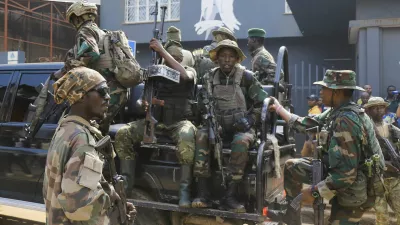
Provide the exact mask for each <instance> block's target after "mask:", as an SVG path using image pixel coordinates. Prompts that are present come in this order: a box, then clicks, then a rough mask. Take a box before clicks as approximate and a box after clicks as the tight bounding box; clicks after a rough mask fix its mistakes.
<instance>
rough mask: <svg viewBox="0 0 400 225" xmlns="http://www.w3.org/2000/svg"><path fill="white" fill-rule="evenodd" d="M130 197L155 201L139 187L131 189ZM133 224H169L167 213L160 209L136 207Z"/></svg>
mask: <svg viewBox="0 0 400 225" xmlns="http://www.w3.org/2000/svg"><path fill="white" fill-rule="evenodd" d="M132 198H133V199H138V200H145V201H156V200H155V199H154V198H153V197H151V195H150V194H149V193H146V192H145V191H142V190H140V189H136V188H135V189H133V191H132ZM136 211H137V215H136V219H135V225H150V224H152V225H153V224H154V225H169V219H168V216H167V213H165V212H163V211H162V210H157V209H148V208H139V207H136Z"/></svg>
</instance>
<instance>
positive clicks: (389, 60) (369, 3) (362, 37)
mask: <svg viewBox="0 0 400 225" xmlns="http://www.w3.org/2000/svg"><path fill="white" fill-rule="evenodd" d="M356 12H357V13H356V14H357V15H356V16H357V20H369V21H372V22H375V23H376V24H375V25H374V23H372V22H370V23H369V24H372V25H368V26H366V27H362V28H361V29H360V30H359V32H358V40H357V44H356V49H357V51H356V58H357V63H356V67H357V72H358V74H359V78H360V79H359V84H360V85H364V84H371V85H372V87H373V94H374V95H379V96H382V97H385V96H386V88H387V86H389V85H395V86H396V87H397V88H400V82H399V79H398V76H399V75H398V73H399V72H398V71H399V70H400V46H399V44H398V43H399V40H400V27H399V26H400V23H399V22H396V21H398V20H399V19H400V2H399V1H396V0H380V1H374V0H358V1H357V10H356ZM376 19H380V20H376ZM385 19H387V20H385ZM385 21H386V22H385ZM388 21H389V22H390V23H391V24H392V25H391V27H390V28H389V27H385V26H384V25H382V24H385V23H387V22H388Z"/></svg>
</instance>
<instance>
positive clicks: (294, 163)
mask: <svg viewBox="0 0 400 225" xmlns="http://www.w3.org/2000/svg"><path fill="white" fill-rule="evenodd" d="M311 165H312V158H297V159H289V160H287V161H286V163H285V169H284V186H285V191H286V194H287V197H288V198H289V199H293V198H295V197H296V196H297V195H299V194H300V193H301V189H302V188H303V184H311V183H312V171H311V168H312V167H311ZM330 204H331V205H332V208H331V215H330V218H329V221H330V224H332V225H356V224H359V222H360V220H361V217H362V216H363V214H364V212H366V211H368V210H369V209H368V208H366V209H361V208H360V207H344V206H342V205H340V204H339V202H338V201H337V198H336V197H334V198H333V199H332V200H331V201H330Z"/></svg>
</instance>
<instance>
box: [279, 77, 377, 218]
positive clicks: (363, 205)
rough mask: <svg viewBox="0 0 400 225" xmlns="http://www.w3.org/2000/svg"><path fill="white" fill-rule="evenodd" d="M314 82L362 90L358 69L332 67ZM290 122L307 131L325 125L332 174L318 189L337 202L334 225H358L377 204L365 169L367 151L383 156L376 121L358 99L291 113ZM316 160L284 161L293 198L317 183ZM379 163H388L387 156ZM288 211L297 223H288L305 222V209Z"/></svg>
mask: <svg viewBox="0 0 400 225" xmlns="http://www.w3.org/2000/svg"><path fill="white" fill-rule="evenodd" d="M314 84H319V85H322V86H326V87H328V88H331V89H342V88H347V89H358V90H363V89H361V88H359V87H357V86H356V85H355V84H356V82H355V73H354V72H353V71H332V70H327V72H326V74H325V77H324V81H319V82H315V83H314ZM289 126H290V127H292V128H293V129H295V130H296V131H297V132H305V129H307V128H311V127H315V126H319V127H322V131H321V143H320V144H321V145H322V147H323V151H322V153H321V154H322V157H321V158H322V161H323V164H324V166H325V168H326V169H327V171H324V172H325V174H326V175H327V176H326V178H325V179H324V180H322V181H321V182H320V183H318V184H317V185H316V187H317V188H318V192H319V194H320V195H321V197H323V198H324V199H326V200H328V201H330V204H331V205H332V208H331V216H330V221H331V223H332V224H340V225H350V224H359V221H360V220H361V217H362V215H363V213H364V212H365V211H367V210H368V209H369V208H371V207H372V206H373V204H374V200H375V196H371V195H369V192H368V191H369V190H368V189H367V177H366V171H365V170H364V169H361V168H362V166H363V164H364V161H365V159H366V158H367V157H370V156H371V155H370V156H367V155H366V154H367V149H372V150H373V151H376V152H377V154H378V155H380V157H381V159H383V155H382V152H381V150H380V147H379V144H378V141H377V139H376V137H375V132H374V127H373V122H372V120H371V119H370V118H369V117H368V116H367V115H366V114H365V113H364V110H363V109H361V108H360V107H359V106H358V105H357V104H356V103H353V102H344V103H343V104H342V105H341V106H340V107H338V108H335V109H331V110H327V111H325V112H324V113H322V114H320V115H317V116H314V117H312V118H311V117H299V116H297V115H294V114H292V115H291V118H290V121H289ZM368 154H370V153H368ZM311 160H312V159H311V158H300V159H290V160H288V161H287V162H286V163H285V169H284V182H285V184H284V186H285V190H286V193H287V200H288V201H289V202H290V201H291V200H292V199H293V198H294V197H296V196H297V195H298V194H300V192H301V190H302V184H303V183H306V184H312V176H311V173H312V171H311V168H312V167H311V166H312V163H311ZM379 166H380V167H381V168H383V167H384V163H383V160H381V161H380V165H379ZM367 193H368V194H367ZM289 209H291V207H289ZM289 209H288V212H287V214H286V216H285V217H286V218H289V219H296V220H294V221H296V222H294V221H292V223H289V224H301V222H300V221H299V220H297V219H299V218H300V212H292V211H289ZM288 213H292V215H289V214H288ZM284 221H285V220H284ZM285 222H286V223H288V222H287V221H285Z"/></svg>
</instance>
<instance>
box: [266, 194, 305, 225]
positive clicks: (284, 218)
mask: <svg viewBox="0 0 400 225" xmlns="http://www.w3.org/2000/svg"><path fill="white" fill-rule="evenodd" d="M287 202H288V204H287V209H286V210H268V212H267V217H268V218H270V219H271V220H272V221H276V222H284V223H286V224H287V225H301V209H299V210H295V209H294V208H293V207H292V206H290V203H291V202H292V199H291V198H290V197H288V198H287Z"/></svg>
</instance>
